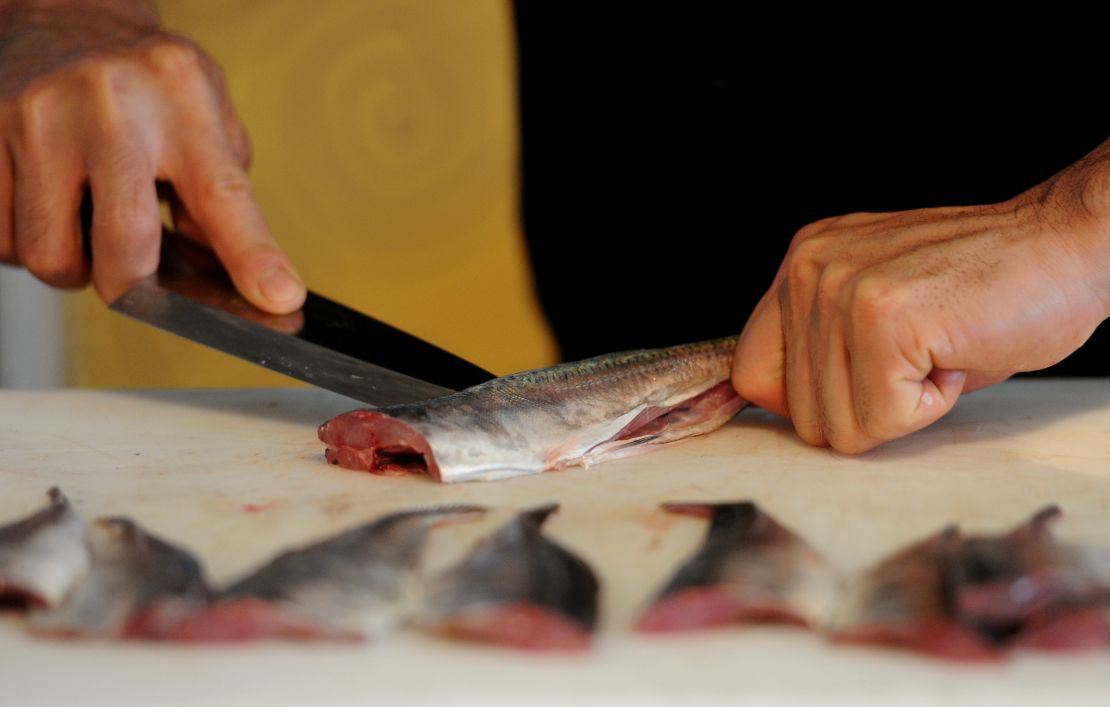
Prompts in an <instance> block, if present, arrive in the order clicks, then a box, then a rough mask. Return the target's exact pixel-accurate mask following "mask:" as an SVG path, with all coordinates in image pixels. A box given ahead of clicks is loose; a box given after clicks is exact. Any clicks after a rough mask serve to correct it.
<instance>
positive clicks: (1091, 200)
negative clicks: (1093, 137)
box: [1080, 141, 1110, 318]
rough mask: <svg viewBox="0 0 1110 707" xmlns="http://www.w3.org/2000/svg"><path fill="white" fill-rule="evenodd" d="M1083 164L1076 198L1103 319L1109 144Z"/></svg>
mask: <svg viewBox="0 0 1110 707" xmlns="http://www.w3.org/2000/svg"><path fill="white" fill-rule="evenodd" d="M1084 161H1085V162H1088V164H1086V165H1085V169H1084V175H1083V185H1082V191H1081V195H1080V198H1081V200H1082V202H1083V207H1084V210H1085V211H1086V212H1087V213H1088V214H1089V215H1090V218H1091V229H1090V232H1089V234H1088V238H1089V239H1090V252H1091V258H1090V262H1089V266H1090V269H1091V271H1092V272H1091V286H1092V288H1093V289H1094V290H1095V294H1096V295H1097V296H1098V298H1099V299H1100V300H1101V301H1102V305H1103V307H1102V314H1103V318H1108V317H1110V141H1108V142H1107V143H1104V144H1103V145H1101V146H1100V147H1099V148H1098V149H1097V150H1095V152H1093V153H1091V155H1090V156H1088V158H1087V159H1086V160H1084Z"/></svg>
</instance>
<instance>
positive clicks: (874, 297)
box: [847, 276, 905, 325]
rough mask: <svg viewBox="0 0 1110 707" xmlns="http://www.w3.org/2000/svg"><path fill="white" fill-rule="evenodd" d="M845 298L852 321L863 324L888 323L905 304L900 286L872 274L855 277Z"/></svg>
mask: <svg viewBox="0 0 1110 707" xmlns="http://www.w3.org/2000/svg"><path fill="white" fill-rule="evenodd" d="M847 299H848V310H849V312H850V313H851V317H852V319H853V321H855V322H857V323H859V324H863V325H883V324H886V323H890V322H892V321H893V320H894V319H895V318H897V317H898V315H899V312H900V311H901V310H902V308H903V305H904V304H905V296H904V294H903V290H902V288H900V287H899V286H898V285H897V284H896V283H893V282H890V281H888V280H886V279H885V278H879V277H874V276H870V277H860V278H857V279H856V280H855V281H854V282H853V283H852V285H851V286H850V291H849V292H848V293H847Z"/></svg>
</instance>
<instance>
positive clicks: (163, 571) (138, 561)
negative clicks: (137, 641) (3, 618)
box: [30, 518, 209, 638]
mask: <svg viewBox="0 0 1110 707" xmlns="http://www.w3.org/2000/svg"><path fill="white" fill-rule="evenodd" d="M89 530H90V533H89V538H90V541H91V544H92V558H93V559H92V566H91V567H90V569H89V571H88V572H87V573H86V574H85V575H84V576H83V577H82V578H81V581H80V582H78V583H77V585H76V586H75V587H74V588H73V590H72V591H71V592H70V594H69V596H67V597H66V599H65V601H64V602H62V604H61V605H59V606H58V607H56V608H53V609H49V610H43V611H35V612H33V613H32V614H31V616H30V629H31V630H32V631H33V632H35V633H39V634H47V635H63V636H88V637H101V638H162V637H165V635H167V634H169V633H171V632H172V630H173V628H174V627H175V626H176V625H177V623H179V622H180V621H181V620H183V619H184V618H185V617H187V616H189V615H190V614H192V613H194V612H195V611H197V610H199V609H200V608H203V606H204V605H205V604H206V603H207V601H208V596H209V590H208V585H207V583H206V582H205V580H204V573H203V570H202V569H201V566H200V563H198V562H197V560H196V559H195V558H194V557H193V556H192V555H191V554H190V553H189V552H188V551H186V550H184V549H182V548H180V547H176V546H174V545H171V544H170V543H168V542H166V541H164V540H162V539H161V538H158V537H156V536H154V535H151V534H149V533H147V532H146V531H144V530H143V529H142V528H141V527H139V526H138V525H137V524H136V523H135V522H134V521H132V520H130V519H128V518H100V519H98V520H97V521H96V522H95V523H94V524H93V525H92V527H91V528H90V529H89Z"/></svg>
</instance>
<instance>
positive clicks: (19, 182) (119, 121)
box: [0, 0, 305, 314]
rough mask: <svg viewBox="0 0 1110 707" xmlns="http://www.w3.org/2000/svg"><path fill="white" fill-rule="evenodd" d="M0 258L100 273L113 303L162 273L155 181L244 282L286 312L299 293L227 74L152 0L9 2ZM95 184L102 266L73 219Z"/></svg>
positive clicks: (0, 93) (81, 278)
mask: <svg viewBox="0 0 1110 707" xmlns="http://www.w3.org/2000/svg"><path fill="white" fill-rule="evenodd" d="M0 137H2V138H3V139H2V142H0V261H3V262H8V263H13V264H22V265H23V266H24V267H26V268H27V269H28V270H29V271H31V272H32V273H33V274H34V275H35V276H37V277H38V278H39V279H40V280H43V281H44V282H46V283H48V284H51V285H56V286H59V287H78V286H82V285H84V284H86V283H87V282H88V281H89V279H90V277H91V279H92V283H93V286H94V287H95V288H96V291H97V292H98V293H99V295H100V297H101V298H103V299H104V300H105V301H109V302H110V301H112V300H113V299H115V298H116V297H117V296H118V295H119V294H120V293H122V292H123V291H124V290H125V289H127V287H128V286H130V285H131V284H132V283H134V282H135V281H136V280H138V279H140V278H142V277H143V276H145V275H148V274H150V273H152V272H154V270H155V269H156V267H157V264H158V256H159V242H160V239H161V223H162V219H161V213H160V210H159V202H158V195H157V193H156V189H155V183H156V182H158V183H162V184H166V185H169V186H171V187H172V192H173V195H174V199H173V200H172V202H171V203H172V206H173V209H174V221H175V225H176V227H177V229H178V230H179V231H181V232H182V233H183V234H185V235H186V236H189V237H191V238H194V239H196V240H198V241H200V242H202V243H205V244H207V245H209V246H210V247H211V248H212V249H213V250H214V251H215V252H216V254H217V255H218V256H219V258H220V260H221V261H222V262H223V263H224V265H225V266H226V267H227V269H228V271H229V273H230V274H231V277H232V279H233V280H234V282H235V285H236V287H237V288H238V289H239V290H240V292H242V293H243V295H244V296H245V297H246V298H247V299H248V300H250V301H251V302H253V303H254V304H256V305H257V306H259V307H261V308H263V309H265V310H268V311H270V312H273V313H276V314H281V313H285V312H289V311H292V310H294V309H296V308H297V307H299V306H300V304H301V302H302V301H303V300H304V295H305V290H304V285H303V283H302V282H301V280H300V278H299V277H298V276H297V275H296V273H295V271H294V270H293V267H292V265H291V264H290V262H289V260H288V258H287V257H286V256H285V255H284V253H282V251H281V250H280V249H279V248H278V246H277V244H276V243H275V242H274V238H273V236H272V235H271V234H270V232H269V230H268V229H267V227H266V224H265V222H264V221H263V218H262V214H261V212H260V211H259V208H258V205H257V204H256V203H255V201H254V198H253V196H252V195H251V189H250V184H249V182H248V180H247V176H246V169H247V165H248V163H249V161H250V145H249V143H248V140H247V136H246V133H245V132H244V130H243V127H242V126H241V125H240V123H239V121H238V119H237V118H236V117H235V113H234V111H233V109H232V106H231V101H230V100H229V98H228V95H227V89H226V87H225V86H224V82H223V78H222V76H221V73H220V70H219V68H218V67H217V66H216V65H215V64H214V63H213V61H212V60H211V59H210V58H208V57H207V56H206V55H205V54H204V52H202V51H201V50H200V49H199V48H198V47H197V46H196V45H195V44H193V43H191V42H190V41H189V40H187V39H184V38H181V37H178V36H174V35H171V34H168V33H166V32H164V31H162V30H161V29H160V28H159V24H158V18H157V15H156V13H155V10H154V7H153V3H152V2H150V0H0ZM86 185H87V186H88V187H89V188H90V189H91V192H92V199H93V203H94V204H95V208H94V211H93V224H92V243H91V251H92V253H93V258H92V262H91V263H89V262H87V261H86V259H85V257H84V254H83V248H82V240H81V230H80V225H79V220H78V210H79V206H80V202H81V195H82V193H83V191H84V189H85V187H86Z"/></svg>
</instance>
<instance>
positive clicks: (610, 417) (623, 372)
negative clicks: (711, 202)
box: [318, 337, 745, 483]
mask: <svg viewBox="0 0 1110 707" xmlns="http://www.w3.org/2000/svg"><path fill="white" fill-rule="evenodd" d="M736 341H737V337H728V338H723V339H716V340H713V341H706V342H700V343H696V344H686V345H683V346H675V347H670V348H665V349H649V350H641V351H630V352H625V353H617V354H609V355H606V356H599V357H596V358H591V359H587V360H585V361H579V362H576V363H566V364H560V365H557V366H552V367H550V368H543V369H538V370H534V371H526V372H523V373H516V374H513V375H510V376H505V377H503V378H497V379H495V380H492V381H488V382H486V383H482V384H480V385H477V386H474V387H472V388H468V389H466V390H463V391H460V392H457V393H453V394H451V395H446V396H443V397H440V398H435V399H432V400H427V401H423V402H419V403H410V404H403V405H390V406H385V407H380V408H375V409H369V410H356V411H353V412H350V413H346V414H344V415H340V416H338V417H335V418H333V419H331V420H329V421H328V422H325V423H324V424H323V425H321V426H320V428H319V431H318V434H319V437H320V440H321V441H323V442H324V443H325V444H326V445H327V450H326V456H327V459H328V461H329V462H331V463H333V464H338V465H340V466H343V467H346V468H351V469H361V470H367V471H371V472H374V473H379V474H404V473H427V474H428V475H429V476H431V477H432V478H434V479H436V480H437V481H441V482H443V483H454V482H459V481H477V480H492V479H500V478H507V477H512V476H519V475H523V474H535V473H539V472H542V471H545V470H548V469H559V468H564V467H567V466H574V465H582V466H586V465H589V464H593V463H597V462H601V461H605V460H608V459H613V458H617V457H621V456H625V455H628V454H632V453H637V452H640V451H644V450H646V449H650V448H651V447H652V446H654V445H658V444H665V443H668V442H673V441H676V440H678V439H682V438H684V437H688V436H692V435H696V434H704V433H706V432H709V431H711V430H713V429H715V428H717V427H720V426H721V425H723V424H724V423H725V422H727V421H728V420H729V419H730V418H731V417H732V416H733V415H735V414H736V413H737V412H739V410H740V409H741V408H742V407H743V406H744V405H745V402H744V401H743V400H741V399H740V398H739V397H737V395H736V393H735V391H733V390H732V387H731V384H730V383H729V376H730V369H731V365H732V355H733V351H734V349H735V348H736ZM691 403H696V404H693V405H691ZM691 407H692V409H690V408H691ZM668 413H669V415H668ZM664 415H667V416H666V417H663V416H664ZM668 423H669V424H668ZM637 429H640V430H642V431H641V432H639V433H637V432H636V430H637Z"/></svg>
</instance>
